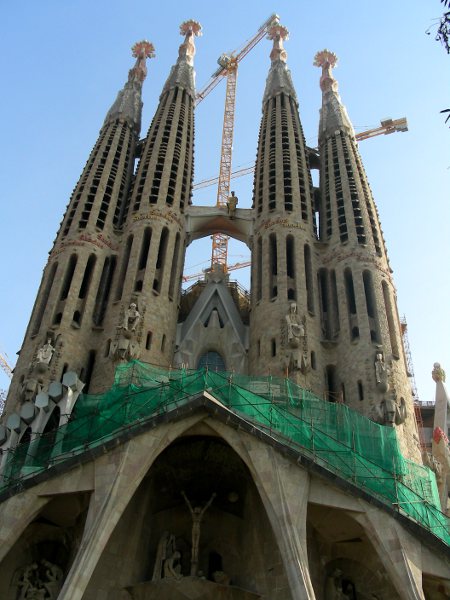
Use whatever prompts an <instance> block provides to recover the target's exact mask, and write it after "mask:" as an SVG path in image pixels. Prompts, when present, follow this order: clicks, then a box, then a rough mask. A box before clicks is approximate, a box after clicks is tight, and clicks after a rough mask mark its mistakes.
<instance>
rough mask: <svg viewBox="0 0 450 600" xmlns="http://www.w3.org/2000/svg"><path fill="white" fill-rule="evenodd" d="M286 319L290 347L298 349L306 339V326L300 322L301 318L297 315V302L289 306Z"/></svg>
mask: <svg viewBox="0 0 450 600" xmlns="http://www.w3.org/2000/svg"><path fill="white" fill-rule="evenodd" d="M285 319H286V325H287V341H288V346H290V347H291V348H298V347H299V346H300V343H301V339H302V338H304V337H305V326H304V324H303V323H302V322H301V321H300V317H299V316H298V314H297V304H296V303H295V302H291V304H290V305H289V312H288V313H287V315H286V317H285Z"/></svg>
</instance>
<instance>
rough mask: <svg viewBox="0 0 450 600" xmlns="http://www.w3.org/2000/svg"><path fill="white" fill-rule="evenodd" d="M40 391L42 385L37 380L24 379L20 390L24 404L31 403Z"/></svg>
mask: <svg viewBox="0 0 450 600" xmlns="http://www.w3.org/2000/svg"><path fill="white" fill-rule="evenodd" d="M41 391H42V385H41V384H40V383H39V381H38V380H37V379H32V378H31V379H25V381H24V382H23V383H22V388H21V390H20V392H21V397H22V400H23V401H24V402H32V401H33V400H34V399H35V397H36V396H37V394H39V392H41Z"/></svg>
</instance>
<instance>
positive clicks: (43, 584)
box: [17, 558, 63, 600]
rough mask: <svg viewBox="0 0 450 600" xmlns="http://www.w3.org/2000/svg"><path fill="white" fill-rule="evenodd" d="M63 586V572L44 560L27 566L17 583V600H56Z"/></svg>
mask: <svg viewBox="0 0 450 600" xmlns="http://www.w3.org/2000/svg"><path fill="white" fill-rule="evenodd" d="M62 584H63V570H62V569H61V567H59V566H58V565H55V564H53V563H51V562H50V561H48V560H46V559H45V558H43V559H41V560H40V561H38V562H33V563H31V564H30V565H27V566H26V567H25V568H24V569H23V571H22V574H21V575H20V578H19V582H18V592H19V593H18V596H17V598H18V600H56V598H57V597H58V594H59V592H60V590H61V587H62Z"/></svg>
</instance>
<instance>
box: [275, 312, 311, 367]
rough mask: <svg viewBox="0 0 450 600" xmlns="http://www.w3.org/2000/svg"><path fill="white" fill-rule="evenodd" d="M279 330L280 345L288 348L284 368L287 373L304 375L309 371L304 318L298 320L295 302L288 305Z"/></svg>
mask: <svg viewBox="0 0 450 600" xmlns="http://www.w3.org/2000/svg"><path fill="white" fill-rule="evenodd" d="M281 329H282V334H281V339H282V345H284V346H287V348H288V353H287V361H286V365H285V366H286V368H287V369H288V370H289V371H301V372H302V373H303V374H305V373H306V372H307V371H308V370H309V360H308V340H307V336H306V317H305V316H304V317H303V318H302V319H300V317H299V315H298V313H297V304H296V303H295V302H291V304H290V305H289V311H288V313H287V315H286V316H285V318H284V323H283V322H282V327H281Z"/></svg>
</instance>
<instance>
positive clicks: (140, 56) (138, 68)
mask: <svg viewBox="0 0 450 600" xmlns="http://www.w3.org/2000/svg"><path fill="white" fill-rule="evenodd" d="M131 53H132V55H133V56H134V57H135V58H136V64H135V65H134V67H133V68H132V69H130V72H129V75H128V80H129V81H131V80H133V79H137V80H139V81H141V82H142V81H144V79H145V78H146V77H147V66H146V64H145V60H146V59H147V58H154V56H155V48H154V46H153V44H152V43H151V42H148V41H147V40H142V41H141V42H136V43H135V44H134V46H133V47H132V48H131Z"/></svg>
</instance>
